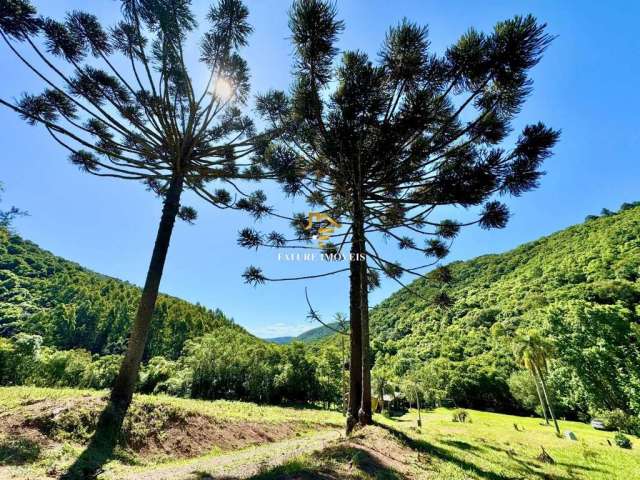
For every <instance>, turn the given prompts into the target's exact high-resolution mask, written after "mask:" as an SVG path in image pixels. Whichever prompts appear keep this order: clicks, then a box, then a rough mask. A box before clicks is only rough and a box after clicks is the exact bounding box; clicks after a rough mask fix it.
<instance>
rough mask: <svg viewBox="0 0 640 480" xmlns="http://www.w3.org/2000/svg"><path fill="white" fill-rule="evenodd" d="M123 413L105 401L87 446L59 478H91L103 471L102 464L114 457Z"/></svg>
mask: <svg viewBox="0 0 640 480" xmlns="http://www.w3.org/2000/svg"><path fill="white" fill-rule="evenodd" d="M124 414H125V412H124V411H122V409H121V408H118V407H117V406H115V404H114V403H113V402H111V401H109V402H107V406H106V407H105V408H104V410H103V411H102V412H101V413H100V417H99V419H98V423H97V426H96V430H95V432H94V433H93V435H92V436H91V439H90V440H89V443H88V444H87V447H86V448H85V449H84V451H83V452H82V453H81V454H80V456H78V458H77V459H76V460H75V462H73V464H72V465H71V466H70V467H69V468H68V469H67V471H66V472H65V473H64V474H63V475H62V476H61V477H60V478H61V480H84V479H92V478H96V477H97V476H98V475H99V474H100V473H102V472H103V467H104V465H105V464H106V463H107V462H108V461H109V460H110V459H112V458H113V457H114V450H115V448H116V446H117V444H118V440H119V437H120V431H121V429H122V424H123V422H124Z"/></svg>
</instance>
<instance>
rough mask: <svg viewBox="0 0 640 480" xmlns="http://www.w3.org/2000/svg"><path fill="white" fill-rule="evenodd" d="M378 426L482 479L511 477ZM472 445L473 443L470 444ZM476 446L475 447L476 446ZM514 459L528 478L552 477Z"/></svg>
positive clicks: (456, 443) (461, 447) (460, 446)
mask: <svg viewBox="0 0 640 480" xmlns="http://www.w3.org/2000/svg"><path fill="white" fill-rule="evenodd" d="M377 425H378V426H380V427H381V428H384V429H385V430H387V431H388V432H389V433H391V434H392V435H393V436H394V437H395V438H396V439H397V440H398V441H400V442H401V443H403V444H404V445H406V446H407V447H409V448H411V449H412V450H414V451H416V452H420V453H423V454H426V455H429V456H432V457H435V458H437V459H439V460H442V461H444V462H449V463H452V464H455V465H457V466H458V467H460V468H461V469H462V470H465V471H467V472H469V473H471V474H473V475H475V476H476V477H478V478H482V479H486V480H505V479H506V478H509V477H505V476H504V475H501V474H499V473H495V472H491V471H488V470H485V469H483V468H481V467H479V466H478V465H475V464H474V463H471V462H469V461H467V460H465V459H463V458H460V457H459V456H457V455H455V453H453V452H450V451H449V450H447V449H446V448H442V447H439V446H437V445H433V444H431V443H429V442H427V441H426V440H421V439H416V438H412V437H410V436H409V435H407V434H406V433H404V432H402V431H400V430H397V429H395V428H393V427H391V426H389V425H384V424H377ZM443 443H445V444H447V445H449V446H451V447H453V448H456V449H458V450H462V451H468V450H469V449H468V448H467V447H465V446H466V445H469V444H467V443H466V442H459V441H455V440H449V441H444V442H443ZM469 446H471V445H469ZM474 448H475V447H474ZM511 459H512V460H514V461H515V463H516V464H518V467H519V469H520V470H522V471H525V472H526V473H527V474H528V475H529V476H528V477H527V478H540V479H545V480H546V479H548V478H550V477H549V475H548V474H547V473H545V472H542V471H540V472H539V471H536V470H534V469H533V468H532V467H537V465H535V464H533V463H531V462H526V461H523V460H519V459H516V458H513V457H511ZM552 478H553V479H554V480H570V477H565V476H561V475H557V474H554V475H553V477H552Z"/></svg>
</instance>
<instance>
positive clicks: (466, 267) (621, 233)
mask: <svg viewBox="0 0 640 480" xmlns="http://www.w3.org/2000/svg"><path fill="white" fill-rule="evenodd" d="M448 277H450V278H448ZM443 280H444V281H443ZM409 288H410V289H411V292H410V291H408V290H402V291H399V292H397V293H396V294H394V295H392V296H391V297H390V298H388V299H387V300H385V301H384V302H382V303H381V304H380V305H378V306H377V307H376V308H374V309H373V310H372V313H371V323H372V339H373V348H374V351H375V353H376V367H375V369H374V379H378V383H380V379H383V380H385V379H386V381H387V382H388V383H393V382H394V381H395V382H397V383H400V382H401V381H402V379H406V378H413V379H416V381H418V382H419V384H420V385H421V386H422V388H423V389H424V391H425V395H426V396H427V400H428V401H431V402H434V403H444V404H446V403H453V404H457V405H463V406H471V407H478V408H490V409H498V410H503V411H505V410H506V411H509V410H511V411H522V410H533V408H534V407H535V406H536V405H537V404H538V402H537V397H536V396H535V387H534V386H533V383H532V381H531V380H530V377H529V376H528V375H527V373H526V372H524V371H518V370H517V367H516V363H515V359H514V355H513V348H512V347H513V345H512V342H513V339H514V337H515V336H516V335H517V333H518V332H520V331H522V330H523V329H527V328H535V329H537V331H539V332H540V333H541V335H542V336H543V337H544V338H546V339H548V340H549V342H550V343H551V345H552V346H553V349H552V351H551V352H550V354H549V358H550V360H551V361H550V363H549V365H550V372H549V375H548V381H549V384H550V390H551V393H552V395H553V397H554V400H553V401H554V403H555V404H556V408H557V409H559V411H560V413H561V414H562V415H567V416H582V415H586V414H587V412H593V411H597V410H600V409H603V410H614V409H622V410H625V411H627V412H635V413H638V412H640V353H639V352H640V350H639V346H638V338H639V335H640V325H639V324H638V316H639V314H640V307H639V303H640V208H638V207H637V206H636V205H635V204H626V205H623V207H622V208H621V211H620V213H617V214H612V213H611V212H608V211H606V212H604V215H603V216H602V217H599V218H598V217H593V216H591V217H589V218H588V220H587V221H586V222H585V223H583V224H581V225H576V226H573V227H571V228H568V229H566V230H564V231H561V232H558V233H556V234H553V235H551V236H549V237H544V238H541V239H539V240H537V241H535V242H531V243H527V244H524V245H522V246H520V247H518V248H516V249H514V250H512V251H510V252H507V253H504V254H500V255H486V256H482V257H479V258H476V259H474V260H471V261H466V262H455V263H452V264H451V265H449V266H448V270H446V269H445V270H442V269H441V270H436V271H434V272H431V273H430V274H429V275H428V276H427V278H426V279H418V280H416V281H415V282H413V283H412V284H410V286H409Z"/></svg>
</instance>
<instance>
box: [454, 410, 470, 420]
mask: <svg viewBox="0 0 640 480" xmlns="http://www.w3.org/2000/svg"><path fill="white" fill-rule="evenodd" d="M451 420H452V421H453V422H460V423H465V422H466V421H467V420H468V421H469V422H471V417H470V416H469V412H467V411H466V410H465V409H464V408H458V409H457V410H454V411H453V418H452V419H451Z"/></svg>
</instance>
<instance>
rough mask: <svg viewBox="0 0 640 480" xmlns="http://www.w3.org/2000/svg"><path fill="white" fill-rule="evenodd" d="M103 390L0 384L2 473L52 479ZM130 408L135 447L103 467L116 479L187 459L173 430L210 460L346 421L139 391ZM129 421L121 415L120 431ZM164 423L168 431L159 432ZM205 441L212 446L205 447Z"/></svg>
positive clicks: (79, 441) (76, 446) (74, 451)
mask: <svg viewBox="0 0 640 480" xmlns="http://www.w3.org/2000/svg"><path fill="white" fill-rule="evenodd" d="M106 394H107V392H105V391H96V390H77V389H53V388H35V387H0V422H2V423H3V425H0V479H3V478H21V479H41V478H45V477H46V476H53V477H56V478H57V475H59V474H60V473H62V472H64V471H65V469H66V467H67V466H68V465H70V464H71V463H73V461H74V460H75V459H76V458H78V456H79V455H80V454H81V453H82V451H83V445H85V444H86V442H87V440H88V438H89V437H90V434H91V427H90V426H89V423H90V420H89V419H90V418H97V415H98V413H99V411H100V409H101V408H103V403H97V402H102V399H103V398H104V397H105V396H106ZM71 402H74V403H71ZM40 405H47V409H46V411H44V410H40V409H39V408H34V407H39V406H40ZM70 405H71V410H70V411H69V406H70ZM96 405H97V407H99V408H97V407H96ZM132 411H133V412H136V413H135V414H134V415H135V418H136V420H135V421H134V427H133V430H132V431H130V432H129V433H128V434H127V435H128V437H129V438H134V440H137V442H138V443H140V447H135V446H134V447H132V446H128V447H126V448H118V449H116V452H115V454H114V458H113V459H112V460H111V461H109V463H107V465H106V466H105V472H106V473H105V475H104V478H105V479H111V478H121V477H120V475H121V474H123V472H132V471H133V472H135V471H143V470H145V469H149V468H153V467H155V466H157V465H159V464H163V465H166V464H170V465H174V464H175V465H180V464H182V463H184V462H187V461H188V459H189V458H192V457H193V455H192V454H188V453H187V454H185V451H186V450H185V448H183V447H184V445H183V444H180V445H176V441H175V438H169V437H175V436H176V435H184V439H183V440H184V443H190V444H191V445H192V446H193V447H195V448H192V449H191V453H193V452H194V451H195V452H199V454H198V455H197V456H198V457H199V458H209V457H216V456H219V455H221V454H223V453H225V452H235V451H239V450H243V449H248V448H252V447H254V446H256V445H260V444H262V443H268V442H271V441H281V440H284V439H286V438H295V437H298V436H304V435H309V434H315V433H317V432H322V431H323V429H324V428H340V427H341V426H342V423H343V418H342V415H340V414H339V413H337V412H329V411H324V410H315V409H311V408H284V407H275V406H261V405H256V404H252V403H245V402H232V401H225V400H218V401H213V402H209V401H203V400H191V399H180V398H175V397H169V396H162V395H158V396H155V395H153V396H152V395H136V396H135V398H134V405H133V407H132ZM34 412H35V413H34ZM74 415H75V416H74ZM194 416H196V420H195V422H194V420H193V419H194ZM176 418H178V420H177V421H176V420H175V419H176ZM203 418H204V419H205V420H206V421H203ZM16 419H18V421H16ZM194 423H195V427H194ZM51 424H53V425H55V427H54V428H51V427H50V425H51ZM40 425H43V426H45V427H46V428H45V429H44V430H43V429H42V428H41V427H40ZM126 425H127V422H126V421H125V429H126ZM166 425H171V429H170V430H168V431H167V430H163V426H166ZM7 426H8V427H7ZM34 426H36V427H34ZM167 428H168V427H167ZM194 428H195V429H196V430H194ZM199 428H201V429H205V430H203V431H204V432H205V433H204V434H203V432H202V431H198V430H197V429H199ZM38 429H39V430H40V431H38ZM203 435H204V437H203ZM200 437H202V438H200ZM147 438H153V439H154V441H153V442H150V443H151V444H152V446H154V447H155V448H154V450H153V451H152V452H150V451H149V448H148V445H147V442H146V439H147ZM194 439H195V440H194ZM158 440H159V441H158ZM204 442H206V444H207V445H209V447H208V448H206V449H204V450H203V449H202V448H201V447H202V445H203V444H204ZM158 443H159V444H160V445H161V447H162V448H157V444H158ZM132 444H133V445H135V442H132ZM198 444H199V445H198ZM171 445H173V447H172V446H171ZM198 447H200V448H198ZM187 450H188V449H187Z"/></svg>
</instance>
